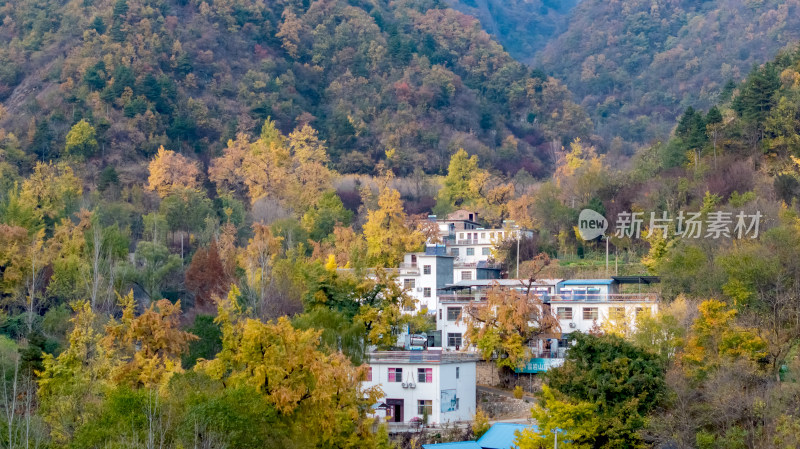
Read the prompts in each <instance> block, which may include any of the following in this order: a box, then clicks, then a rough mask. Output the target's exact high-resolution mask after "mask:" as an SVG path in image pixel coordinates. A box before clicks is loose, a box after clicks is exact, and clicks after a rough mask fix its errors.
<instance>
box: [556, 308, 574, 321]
mask: <svg viewBox="0 0 800 449" xmlns="http://www.w3.org/2000/svg"><path fill="white" fill-rule="evenodd" d="M556 316H558V319H559V320H571V319H572V307H558V308H556Z"/></svg>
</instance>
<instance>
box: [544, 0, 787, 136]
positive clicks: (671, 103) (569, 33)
mask: <svg viewBox="0 0 800 449" xmlns="http://www.w3.org/2000/svg"><path fill="white" fill-rule="evenodd" d="M798 6H800V2H798V1H796V0H795V1H777V0H763V1H751V0H718V1H702V2H698V1H687V0H668V1H656V2H653V1H644V0H631V1H624V2H622V1H601V0H585V1H583V2H581V3H580V4H579V5H578V6H577V7H576V8H574V9H573V10H572V11H571V12H570V17H569V21H568V27H567V29H566V31H565V32H564V33H562V34H561V35H559V36H558V37H556V38H555V39H553V40H552V41H551V42H549V43H548V44H547V47H546V48H545V49H544V50H543V51H542V52H541V53H540V54H539V55H538V56H537V57H536V58H535V64H536V65H537V66H540V67H545V68H546V70H547V72H548V73H552V74H553V75H554V76H556V77H557V78H559V79H563V80H564V81H565V82H566V83H567V86H568V87H569V88H570V89H571V90H572V92H573V93H574V94H575V95H576V98H578V99H580V100H579V102H580V103H581V104H582V105H583V106H584V107H585V108H586V109H587V110H588V111H590V113H591V115H592V117H593V119H594V120H595V121H596V122H597V128H598V130H599V131H600V134H601V135H604V136H605V137H612V136H615V135H619V136H622V137H623V138H624V139H626V140H629V141H635V142H645V141H648V140H650V139H652V138H653V137H656V136H658V137H663V136H666V135H667V134H668V133H669V131H670V129H671V128H672V126H673V125H674V123H675V120H676V118H677V116H678V115H679V114H680V113H682V112H683V110H685V109H686V108H687V107H689V106H694V107H695V108H697V107H700V108H708V107H709V106H711V105H712V104H714V103H716V102H718V101H720V100H724V99H725V98H726V97H727V96H729V95H730V93H731V89H732V88H733V86H734V84H733V83H732V82H739V81H741V80H742V79H743V77H744V76H745V75H746V74H747V73H748V72H749V71H750V70H751V69H752V67H753V65H754V64H761V63H764V62H767V61H768V60H770V59H772V58H773V57H774V56H775V54H776V53H777V52H778V50H780V49H781V48H783V47H785V46H786V45H787V44H790V43H793V42H795V41H796V40H798V39H800V9H799V8H798Z"/></svg>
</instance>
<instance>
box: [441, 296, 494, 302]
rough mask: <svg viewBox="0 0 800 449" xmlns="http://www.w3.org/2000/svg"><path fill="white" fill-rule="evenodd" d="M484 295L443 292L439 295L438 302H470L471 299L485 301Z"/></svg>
mask: <svg viewBox="0 0 800 449" xmlns="http://www.w3.org/2000/svg"><path fill="white" fill-rule="evenodd" d="M485 300H486V297H485V296H480V295H456V294H444V295H439V302H451V303H456V302H459V303H460V302H472V301H485Z"/></svg>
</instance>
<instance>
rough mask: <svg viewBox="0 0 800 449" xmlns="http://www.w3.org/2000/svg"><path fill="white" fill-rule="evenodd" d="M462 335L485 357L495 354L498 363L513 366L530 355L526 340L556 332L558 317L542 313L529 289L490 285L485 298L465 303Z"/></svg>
mask: <svg viewBox="0 0 800 449" xmlns="http://www.w3.org/2000/svg"><path fill="white" fill-rule="evenodd" d="M464 312H465V313H464V315H463V318H462V319H463V320H464V321H465V322H466V324H467V332H466V334H465V335H464V337H465V339H466V340H467V342H468V343H469V344H470V345H474V346H475V347H476V348H477V349H478V351H479V352H480V353H481V355H482V356H483V358H484V359H485V360H487V361H488V360H492V358H493V357H496V361H495V363H496V364H497V366H498V367H501V368H506V369H510V370H513V369H517V368H520V367H521V366H522V365H524V364H525V363H527V362H528V360H529V359H530V357H531V354H530V348H529V346H528V343H529V342H530V341H532V340H534V339H535V338H536V337H537V336H540V335H544V334H548V333H552V332H558V330H559V329H558V321H557V320H556V319H555V317H553V316H552V315H551V314H548V313H545V310H544V305H543V304H542V300H541V299H540V298H539V297H538V296H537V295H536V294H535V293H533V292H531V291H530V289H528V291H522V292H520V291H517V290H515V289H506V288H501V287H499V286H493V287H492V288H491V289H490V290H489V292H488V293H487V295H486V300H485V301H480V302H473V303H471V304H469V305H468V306H467V307H465V310H464Z"/></svg>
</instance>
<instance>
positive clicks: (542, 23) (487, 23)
mask: <svg viewBox="0 0 800 449" xmlns="http://www.w3.org/2000/svg"><path fill="white" fill-rule="evenodd" d="M579 1H580V0H448V1H447V3H448V4H449V5H452V6H453V7H454V8H455V9H457V10H459V11H462V12H464V13H466V14H469V15H471V16H473V17H476V18H477V19H478V20H480V22H481V25H482V26H483V29H484V30H486V32H488V33H489V34H491V35H493V36H495V38H496V39H497V41H498V42H500V44H501V45H502V46H503V48H505V49H506V51H508V52H509V54H511V56H513V57H514V58H515V59H517V60H518V61H522V62H525V63H531V62H533V60H534V57H535V56H536V54H537V53H538V52H539V51H541V50H542V49H544V47H545V45H547V43H548V42H550V40H551V39H553V38H555V37H557V36H558V35H560V34H561V33H563V32H564V30H565V29H566V28H567V21H568V20H569V12H570V11H571V10H572V8H574V7H575V5H577V4H578V2H579Z"/></svg>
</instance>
